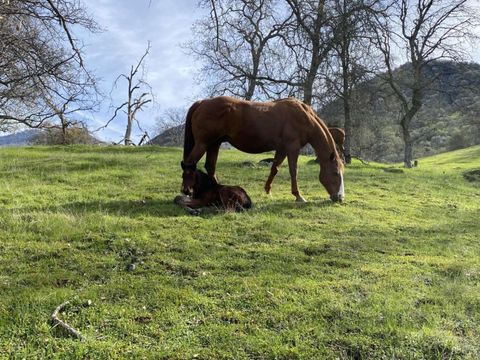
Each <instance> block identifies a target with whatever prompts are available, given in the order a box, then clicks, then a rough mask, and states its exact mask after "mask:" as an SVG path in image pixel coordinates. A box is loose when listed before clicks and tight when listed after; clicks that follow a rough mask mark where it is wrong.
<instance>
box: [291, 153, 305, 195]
mask: <svg viewBox="0 0 480 360" xmlns="http://www.w3.org/2000/svg"><path fill="white" fill-rule="evenodd" d="M297 161H298V151H297V152H290V153H289V154H288V168H289V170H290V180H291V182H292V194H293V195H294V196H295V197H296V201H297V202H303V203H304V202H307V200H305V198H304V197H303V196H302V195H300V191H299V190H298V184H297V173H298V169H297Z"/></svg>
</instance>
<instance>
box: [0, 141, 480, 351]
mask: <svg viewBox="0 0 480 360" xmlns="http://www.w3.org/2000/svg"><path fill="white" fill-rule="evenodd" d="M181 157H182V152H181V150H180V149H173V148H162V149H161V151H159V149H158V148H156V147H137V148H129V147H83V146H72V147H38V148H37V147H29V148H21V149H9V148H6V149H2V151H0V184H1V185H2V186H0V189H1V190H0V204H1V206H0V239H1V240H0V292H1V294H2V296H1V297H0V324H2V325H1V326H0V357H1V358H16V357H18V358H23V357H25V358H58V357H61V358H62V359H79V358H95V359H115V358H131V359H140V358H165V359H171V358H185V359H190V358H199V359H219V358H224V359H226V358H232V359H233V358H235V359H253V358H254V359H334V358H340V359H350V358H351V359H381V358H385V359H437V358H445V359H446V358H448V359H478V358H480V345H479V344H480V333H479V331H478V329H479V328H478V324H480V311H478V309H479V308H480V257H479V256H478V254H479V253H480V242H479V241H478V234H479V233H480V224H479V221H478V216H479V213H480V187H479V184H478V183H475V182H470V181H467V180H466V179H465V178H464V177H463V175H462V174H463V173H464V172H465V171H470V170H474V169H477V168H478V167H479V164H480V147H478V146H477V147H474V148H470V149H464V150H459V151H456V152H453V153H446V154H441V155H438V156H436V157H433V158H427V159H420V166H419V167H417V168H413V169H403V168H401V167H400V166H385V165H384V164H375V163H371V164H370V165H363V164H361V163H358V162H354V164H352V166H349V167H348V168H347V170H346V174H345V180H346V194H347V199H346V202H345V203H343V204H333V203H331V202H330V201H328V200H326V199H327V194H326V192H325V190H324V189H323V188H322V187H321V186H320V184H319V182H318V165H310V164H309V160H310V158H307V157H305V156H301V157H300V159H299V168H300V172H299V173H300V174H299V175H300V178H299V185H300V189H301V190H302V191H303V194H304V195H305V197H306V198H307V200H309V201H310V203H307V204H305V205H299V204H296V203H294V201H293V197H292V195H291V194H290V183H289V180H288V178H289V176H288V169H287V167H286V166H284V167H283V168H282V169H281V170H280V172H279V174H278V175H277V178H276V180H275V182H274V186H273V195H272V196H267V195H265V194H264V193H263V184H264V181H265V180H266V177H267V174H268V168H266V167H262V166H253V167H244V166H242V164H243V162H244V161H245V160H252V161H253V162H254V163H256V162H257V161H258V160H260V159H262V158H264V157H265V154H260V155H248V154H244V153H240V152H238V151H234V150H223V151H221V153H220V158H219V162H218V169H217V170H218V171H217V174H218V176H219V178H220V180H221V181H222V182H223V183H225V184H237V185H240V186H242V187H244V188H245V189H246V190H247V191H248V193H249V194H250V196H251V198H252V200H253V202H254V208H253V209H252V210H251V211H247V212H244V213H226V214H217V215H205V216H203V217H192V216H188V215H186V214H185V212H184V211H183V210H182V209H180V208H179V207H177V206H176V205H174V204H173V202H172V199H173V198H174V196H175V195H177V194H178V189H179V186H180V181H181V172H180V168H179V161H180V159H181ZM67 300H69V301H70V305H68V306H67V307H66V308H65V310H64V311H63V312H62V313H61V314H60V316H61V318H62V319H64V320H65V321H66V322H68V323H69V324H70V325H71V326H73V327H75V328H76V329H77V330H79V331H80V332H81V333H82V334H83V335H84V336H85V338H86V340H85V341H76V340H75V339H71V338H69V337H68V336H66V335H65V334H64V333H62V332H61V331H60V330H59V328H58V327H52V326H51V325H50V323H49V318H50V314H51V313H52V312H53V310H54V309H55V308H56V307H57V306H58V305H59V304H62V303H64V302H65V301H67Z"/></svg>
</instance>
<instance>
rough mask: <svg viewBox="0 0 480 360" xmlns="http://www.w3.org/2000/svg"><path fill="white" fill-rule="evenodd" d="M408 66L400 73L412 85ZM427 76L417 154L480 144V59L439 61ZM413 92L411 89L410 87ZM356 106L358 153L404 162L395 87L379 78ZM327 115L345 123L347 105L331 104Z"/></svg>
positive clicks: (417, 123)
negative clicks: (344, 106)
mask: <svg viewBox="0 0 480 360" xmlns="http://www.w3.org/2000/svg"><path fill="white" fill-rule="evenodd" d="M408 66H409V65H404V66H402V67H400V68H398V69H397V70H396V72H395V75H396V76H397V77H398V78H399V79H400V80H401V81H402V82H403V84H404V89H406V88H407V86H406V84H408V81H409V76H408V72H407V70H408ZM425 75H426V77H427V78H428V79H430V80H431V81H432V83H431V85H430V86H429V87H428V88H427V89H426V92H425V98H424V104H423V108H422V109H421V111H420V112H419V114H418V115H417V118H416V119H414V122H413V124H412V125H413V138H416V143H415V146H414V156H415V157H416V158H418V157H422V156H428V155H433V154H437V153H440V152H445V151H449V150H455V149H459V148H464V147H468V146H472V145H476V144H480V64H474V63H454V62H435V63H433V64H432V66H430V67H429V68H428V69H427V71H426V73H425ZM405 91H407V90H405ZM354 96H355V104H354V106H353V107H352V116H353V121H354V134H353V137H352V142H353V149H352V150H353V153H354V154H355V155H358V156H361V157H363V158H366V159H371V160H375V161H392V162H396V161H401V160H402V158H403V142H402V137H401V133H400V127H399V126H398V120H397V119H398V114H399V105H398V103H397V102H396V100H395V98H394V97H393V96H392V95H391V90H390V88H389V87H388V86H387V85H385V83H384V82H383V80H382V79H381V78H380V77H376V78H374V79H372V80H370V81H368V82H366V83H364V84H362V85H361V86H359V87H358V89H357V91H355V92H354ZM321 116H322V118H323V119H325V120H326V121H327V122H328V123H329V124H332V125H333V124H335V125H338V126H343V104H342V102H341V101H340V100H337V101H334V102H332V103H330V104H328V105H327V106H326V107H325V108H323V109H322V111H321Z"/></svg>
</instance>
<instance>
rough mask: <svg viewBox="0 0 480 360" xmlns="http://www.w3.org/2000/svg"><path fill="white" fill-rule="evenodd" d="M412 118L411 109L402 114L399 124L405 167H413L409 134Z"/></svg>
mask: <svg viewBox="0 0 480 360" xmlns="http://www.w3.org/2000/svg"><path fill="white" fill-rule="evenodd" d="M412 118H413V115H412V114H411V111H409V112H407V114H405V115H404V117H403V119H402V121H401V123H400V125H401V126H402V134H403V142H404V145H405V148H404V155H403V165H404V166H405V167H406V168H408V169H409V168H411V167H413V162H412V160H413V143H412V136H411V135H410V122H411V120H412Z"/></svg>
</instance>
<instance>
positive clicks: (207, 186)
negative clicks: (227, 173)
mask: <svg viewBox="0 0 480 360" xmlns="http://www.w3.org/2000/svg"><path fill="white" fill-rule="evenodd" d="M183 170H184V173H183V176H184V178H185V177H187V178H194V180H195V181H194V185H193V194H192V197H190V196H185V195H184V196H181V195H180V196H177V197H176V198H175V200H174V202H175V203H176V204H178V205H181V206H183V207H184V208H185V209H186V210H187V211H188V212H189V213H190V214H192V215H196V214H199V213H200V212H202V211H204V210H205V208H208V207H211V208H214V209H221V210H227V211H243V210H245V209H250V208H251V207H252V201H251V200H250V197H249V196H248V194H247V192H246V191H245V190H244V189H242V188H241V187H240V186H229V185H221V184H219V183H218V182H217V180H216V179H215V178H214V177H211V176H209V175H207V174H205V173H204V172H203V171H201V170H197V169H195V170H193V169H192V168H188V167H184V169H183Z"/></svg>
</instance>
